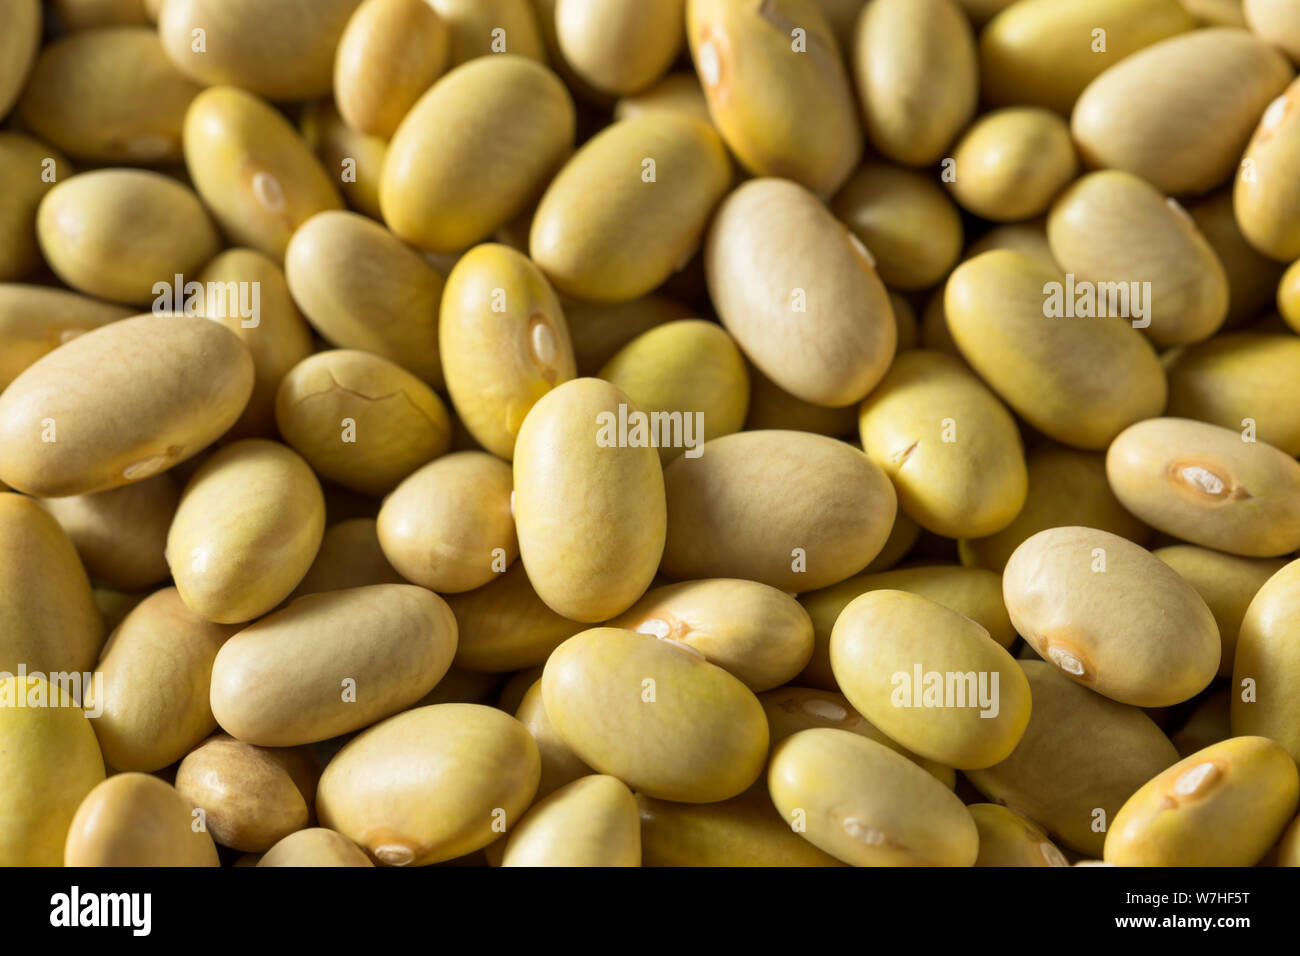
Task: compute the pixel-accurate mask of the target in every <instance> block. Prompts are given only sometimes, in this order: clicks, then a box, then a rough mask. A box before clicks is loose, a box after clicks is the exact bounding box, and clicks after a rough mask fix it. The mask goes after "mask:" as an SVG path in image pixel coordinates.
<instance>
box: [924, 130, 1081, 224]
mask: <svg viewBox="0 0 1300 956" xmlns="http://www.w3.org/2000/svg"><path fill="white" fill-rule="evenodd" d="M953 162H954V164H955V166H954V171H955V175H956V178H955V179H954V180H953V181H952V184H951V187H950V188H951V190H952V195H953V198H954V199H956V200H957V202H958V203H960V204H961V206H962V207H963V208H965V209H967V210H969V211H970V212H973V213H975V214H976V215H977V216H982V217H984V218H985V219H992V220H994V221H997V222H1014V221H1016V220H1021V219H1032V218H1033V217H1034V216H1040V215H1042V214H1043V213H1045V212H1046V211H1047V208H1048V206H1050V205H1051V203H1052V200H1053V199H1054V198H1056V196H1057V194H1058V193H1060V191H1061V190H1062V189H1064V188H1065V187H1066V186H1067V185H1069V183H1070V182H1071V181H1072V180H1073V179H1074V178H1075V177H1076V176H1077V175H1078V172H1079V160H1078V157H1077V156H1076V155H1075V152H1074V144H1073V142H1071V140H1070V127H1069V126H1067V125H1066V123H1065V121H1064V120H1062V119H1061V118H1060V117H1059V116H1057V115H1056V114H1055V113H1052V112H1051V111H1049V110H1045V109H1039V108H1036V107H1012V108H1008V109H1002V110H996V111H994V112H992V113H986V114H985V115H984V116H981V117H980V118H979V119H978V120H976V121H975V122H974V123H972V124H971V126H970V128H969V129H968V130H966V132H964V133H963V134H962V136H961V139H959V140H958V141H957V146H956V148H955V149H954V150H953Z"/></svg>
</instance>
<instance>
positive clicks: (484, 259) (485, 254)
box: [438, 243, 576, 461]
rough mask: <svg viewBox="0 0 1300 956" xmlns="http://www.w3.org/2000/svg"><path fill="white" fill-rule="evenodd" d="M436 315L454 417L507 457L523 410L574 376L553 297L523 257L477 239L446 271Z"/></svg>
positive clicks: (525, 412)
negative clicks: (470, 248) (476, 244)
mask: <svg viewBox="0 0 1300 956" xmlns="http://www.w3.org/2000/svg"><path fill="white" fill-rule="evenodd" d="M439 315H440V317H439V321H438V340H439V349H440V352H441V355H442V367H443V373H444V375H445V377H446V380H447V391H448V392H449V393H450V395H451V401H452V404H453V405H454V406H455V407H456V414H457V415H458V416H459V417H460V420H461V422H462V423H464V425H465V428H466V429H468V431H469V433H470V434H471V435H472V436H474V439H475V441H477V442H478V443H479V444H480V445H481V446H482V447H483V448H485V449H486V450H488V451H490V452H492V453H493V454H495V455H497V456H499V457H501V458H504V459H506V460H507V461H509V460H510V459H511V458H512V457H513V455H514V448H515V441H516V440H517V439H518V436H519V429H520V427H521V426H522V425H523V422H524V418H525V417H526V416H527V415H528V411H529V409H531V408H532V407H533V405H535V404H536V403H537V400H538V399H540V398H541V397H542V396H543V395H545V394H546V393H547V392H549V391H550V390H551V389H552V388H554V387H555V386H557V385H560V384H562V383H564V382H567V381H569V380H571V379H572V378H573V377H574V375H575V374H576V368H575V365H574V356H573V345H572V342H571V341H570V338H569V327H568V323H567V322H566V321H565V316H564V310H563V309H562V308H561V306H560V301H559V299H558V298H557V297H556V294H555V291H554V289H552V288H551V285H550V283H549V282H548V281H547V279H546V276H545V275H543V274H542V271H541V270H540V269H539V268H538V267H537V266H536V265H535V264H534V263H533V262H532V260H530V259H529V258H528V257H527V256H525V255H523V254H522V253H519V252H516V251H515V250H513V249H510V248H509V247H507V246H504V245H499V244H496V243H485V244H483V245H480V246H476V247H475V248H474V249H472V250H471V251H469V252H468V253H466V254H465V255H464V256H463V257H462V258H461V259H460V260H459V261H458V262H457V263H456V266H455V267H454V268H453V269H452V270H451V274H450V275H449V276H448V277H447V286H446V288H445V290H444V291H443V296H442V306H441V310H440V313H439Z"/></svg>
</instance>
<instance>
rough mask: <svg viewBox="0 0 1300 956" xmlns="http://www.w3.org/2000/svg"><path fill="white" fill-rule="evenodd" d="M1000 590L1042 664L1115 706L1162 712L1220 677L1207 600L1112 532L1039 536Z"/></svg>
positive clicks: (1012, 565) (1013, 561)
mask: <svg viewBox="0 0 1300 956" xmlns="http://www.w3.org/2000/svg"><path fill="white" fill-rule="evenodd" d="M1002 594H1003V598H1004V599H1005V601H1006V605H1007V610H1008V611H1009V612H1010V614H1011V623H1012V624H1014V625H1015V627H1016V630H1017V631H1018V632H1019V633H1020V634H1021V635H1022V636H1023V637H1024V638H1025V640H1026V641H1028V642H1029V643H1030V645H1031V646H1032V647H1033V648H1034V650H1035V651H1037V652H1038V654H1039V655H1040V656H1041V657H1042V658H1043V659H1044V660H1046V661H1049V662H1050V663H1052V664H1054V665H1055V666H1056V667H1059V668H1060V669H1061V671H1062V673H1064V674H1065V675H1066V676H1068V677H1070V678H1071V679H1073V680H1076V681H1078V682H1079V683H1081V684H1083V685H1084V686H1085V687H1088V688H1091V689H1092V690H1094V691H1096V692H1097V693H1099V694H1103V695H1105V696H1107V697H1110V698H1111V699H1112V700H1118V701H1119V702H1120V703H1124V704H1133V705H1135V706H1138V707H1167V706H1170V705H1172V704H1176V703H1180V702H1181V701H1184V700H1189V699H1190V698H1192V697H1193V696H1195V695H1196V694H1197V693H1199V692H1200V691H1201V690H1204V689H1205V687H1206V686H1207V685H1208V684H1209V683H1210V681H1212V680H1213V679H1214V676H1215V674H1216V673H1218V669H1219V660H1220V654H1221V651H1222V646H1221V642H1220V639H1219V629H1218V626H1217V624H1216V623H1215V620H1214V615H1212V614H1211V613H1210V609H1209V607H1207V606H1206V604H1205V601H1204V600H1202V598H1201V596H1200V595H1199V594H1197V592H1196V591H1195V590H1194V589H1193V588H1192V586H1191V585H1190V584H1188V583H1187V582H1186V581H1185V580H1183V578H1182V577H1181V576H1179V575H1178V573H1177V572H1175V571H1174V570H1173V569H1172V568H1170V567H1169V566H1168V565H1166V564H1164V562H1162V561H1160V560H1159V559H1158V558H1156V557H1155V556H1154V555H1153V554H1151V552H1149V551H1147V550H1146V549H1145V548H1142V547H1140V546H1139V545H1136V544H1134V543H1133V542H1131V541H1129V540H1128V539H1127V538H1122V537H1120V536H1119V535H1114V534H1111V533H1109V532H1107V531H1097V530H1095V529H1093V528H1068V527H1067V528H1053V529H1050V530H1048V531H1040V532H1039V533H1038V534H1036V535H1034V536H1033V537H1031V538H1029V539H1028V540H1027V541H1025V542H1024V543H1023V544H1021V545H1020V547H1018V548H1017V549H1016V550H1015V552H1014V553H1013V554H1012V555H1011V558H1010V560H1009V561H1007V566H1006V569H1005V570H1004V571H1003V576H1002Z"/></svg>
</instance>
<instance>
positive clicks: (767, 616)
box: [609, 578, 813, 693]
mask: <svg viewBox="0 0 1300 956" xmlns="http://www.w3.org/2000/svg"><path fill="white" fill-rule="evenodd" d="M609 626H610V627H619V628H625V629H627V630H629V631H636V632H637V633H639V634H650V635H653V636H654V637H658V638H660V639H664V638H667V639H670V640H673V641H678V642H680V643H682V644H686V645H687V646H688V647H692V648H694V649H695V650H696V651H698V652H699V653H700V654H703V655H704V658H705V659H706V660H708V661H709V662H710V663H713V664H717V665H718V666H719V667H721V668H722V669H723V670H725V671H728V672H729V673H731V674H733V675H735V676H736V677H738V678H740V680H741V681H743V682H744V684H745V686H747V687H748V688H749V689H750V690H752V691H754V692H755V693H757V692H759V691H763V690H768V689H770V688H773V687H780V686H781V685H783V684H785V683H786V682H787V681H789V680H790V679H791V678H793V677H794V676H795V675H796V674H798V673H799V672H800V671H801V670H803V668H804V666H805V665H806V664H807V663H808V657H809V655H810V654H811V653H812V647H813V633H812V621H811V620H810V619H809V617H808V613H807V612H806V611H805V610H804V609H803V607H801V606H800V604H799V602H798V601H796V600H795V599H794V598H792V597H790V596H789V595H788V594H785V593H784V592H782V591H778V590H777V589H776V588H772V587H768V586H767V585H766V584H759V583H758V582H757V581H743V580H737V579H731V578H713V579H709V580H703V581H685V582H682V583H681V584H668V585H665V586H663V587H658V588H651V589H650V590H649V591H647V592H646V594H645V596H644V597H643V598H641V600H639V601H637V602H636V604H634V605H632V607H630V608H629V609H628V610H627V611H625V612H624V613H622V614H620V615H619V616H618V617H616V618H614V619H613V620H612V621H610V622H609Z"/></svg>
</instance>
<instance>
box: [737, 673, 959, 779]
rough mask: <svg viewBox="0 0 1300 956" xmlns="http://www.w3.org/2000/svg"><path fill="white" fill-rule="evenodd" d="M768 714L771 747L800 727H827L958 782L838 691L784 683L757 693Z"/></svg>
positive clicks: (952, 772)
mask: <svg viewBox="0 0 1300 956" xmlns="http://www.w3.org/2000/svg"><path fill="white" fill-rule="evenodd" d="M758 702H759V703H760V704H762V705H763V713H765V714H766V715H767V726H768V732H769V734H770V735H771V740H772V748H773V749H775V748H776V746H777V745H778V744H779V743H780V742H781V741H783V740H785V738H787V737H790V736H793V735H794V734H797V733H798V732H799V731H801V730H810V729H812V728H814V727H829V728H831V729H833V730H847V731H849V732H850V733H855V734H860V735H861V736H863V737H866V738H868V739H869V740H874V741H875V742H876V743H879V744H884V745H885V746H886V747H888V748H889V749H890V750H892V751H894V752H895V753H899V754H902V755H903V756H904V757H906V758H907V759H908V760H910V761H912V762H913V763H914V764H916V765H917V766H919V767H924V768H925V769H926V771H928V772H929V773H930V775H931V776H933V777H934V778H935V779H936V780H938V781H939V782H940V783H942V784H943V785H944V786H945V787H947V788H948V789H949V790H951V789H952V788H953V787H954V786H955V785H956V783H957V774H956V771H954V770H953V769H952V768H951V767H945V766H944V765H943V764H940V763H936V762H935V761H933V760H927V759H926V758H925V757H922V756H919V755H917V754H914V753H912V751H910V750H908V749H907V748H906V747H904V746H903V745H902V744H900V743H899V742H898V741H896V740H894V739H893V738H892V737H890V736H888V735H887V734H886V733H885V732H884V731H883V730H881V729H880V728H879V727H877V726H876V725H875V724H873V723H871V721H869V720H867V719H866V718H865V717H863V716H862V715H861V714H860V713H858V712H857V711H856V710H854V709H853V705H852V704H850V703H849V699H848V698H847V697H845V696H844V695H843V694H841V693H839V692H837V691H831V690H819V689H817V688H812V687H795V686H794V685H793V684H786V685H785V686H784V687H778V688H776V689H775V690H769V691H766V692H765V693H762V694H759V695H758Z"/></svg>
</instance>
